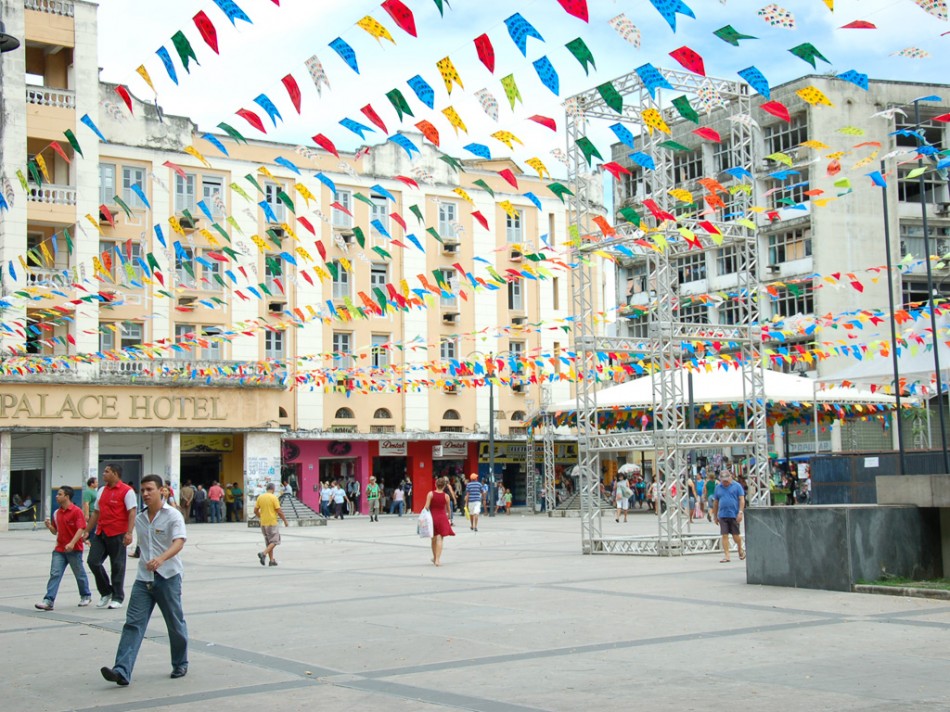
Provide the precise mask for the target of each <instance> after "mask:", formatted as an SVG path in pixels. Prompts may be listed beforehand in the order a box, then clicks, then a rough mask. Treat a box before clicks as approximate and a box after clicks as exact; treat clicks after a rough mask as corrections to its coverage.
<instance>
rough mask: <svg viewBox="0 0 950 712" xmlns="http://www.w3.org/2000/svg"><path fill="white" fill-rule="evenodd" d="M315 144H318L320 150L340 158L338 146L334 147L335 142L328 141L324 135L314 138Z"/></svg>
mask: <svg viewBox="0 0 950 712" xmlns="http://www.w3.org/2000/svg"><path fill="white" fill-rule="evenodd" d="M313 142H314V143H315V144H317V145H318V146H319V147H320V148H322V149H323V150H324V151H328V152H329V153H332V154H333V155H334V156H336V157H337V158H339V157H340V153H339V151H337V150H336V146H334V145H333V141H331V140H330V139H328V138H327V137H326V136H324V135H323V134H317V135H316V136H314V137H313Z"/></svg>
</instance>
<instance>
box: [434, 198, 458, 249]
mask: <svg viewBox="0 0 950 712" xmlns="http://www.w3.org/2000/svg"><path fill="white" fill-rule="evenodd" d="M457 223H458V206H456V204H455V203H439V235H441V237H442V239H443V240H455V239H457V238H458V225H457Z"/></svg>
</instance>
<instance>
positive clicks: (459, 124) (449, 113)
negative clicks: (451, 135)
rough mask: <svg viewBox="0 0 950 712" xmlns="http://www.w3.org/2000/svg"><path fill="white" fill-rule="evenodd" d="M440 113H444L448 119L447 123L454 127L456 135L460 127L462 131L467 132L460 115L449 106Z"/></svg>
mask: <svg viewBox="0 0 950 712" xmlns="http://www.w3.org/2000/svg"><path fill="white" fill-rule="evenodd" d="M442 113H443V114H444V115H445V118H447V119H448V120H449V123H450V124H452V128H454V129H455V135H456V136H458V134H459V129H462V131H463V132H465V133H468V129H467V128H465V122H463V121H462V117H461V116H459V115H458V113H457V112H456V111H455V109H453V108H452V107H451V106H449V107H446V108H445V109H442Z"/></svg>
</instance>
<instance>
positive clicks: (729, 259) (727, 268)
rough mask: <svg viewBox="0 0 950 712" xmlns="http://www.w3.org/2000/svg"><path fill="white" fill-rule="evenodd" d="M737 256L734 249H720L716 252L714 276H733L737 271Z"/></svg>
mask: <svg viewBox="0 0 950 712" xmlns="http://www.w3.org/2000/svg"><path fill="white" fill-rule="evenodd" d="M738 265H739V256H738V255H737V254H736V248H735V247H721V248H720V249H718V250H716V274H718V275H720V276H721V275H726V274H734V273H735V272H737V271H738Z"/></svg>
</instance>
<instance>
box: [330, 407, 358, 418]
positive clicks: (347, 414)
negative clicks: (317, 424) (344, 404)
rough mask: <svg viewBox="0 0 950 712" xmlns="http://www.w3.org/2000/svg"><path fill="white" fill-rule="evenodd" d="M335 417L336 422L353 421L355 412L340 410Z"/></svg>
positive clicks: (345, 409)
mask: <svg viewBox="0 0 950 712" xmlns="http://www.w3.org/2000/svg"><path fill="white" fill-rule="evenodd" d="M333 417H334V418H335V419H336V420H352V419H353V417H354V416H353V411H352V410H350V409H349V408H338V409H337V411H336V413H334V414H333Z"/></svg>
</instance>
